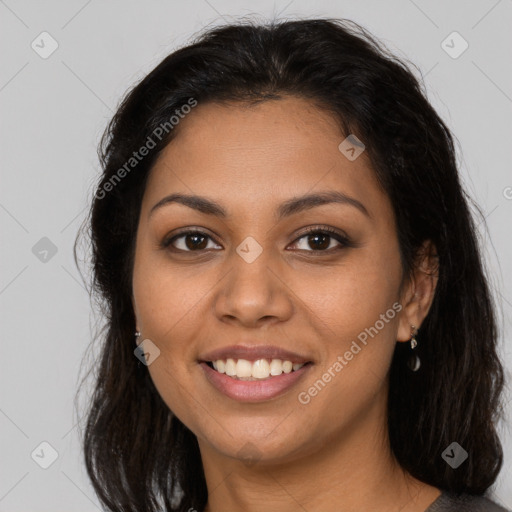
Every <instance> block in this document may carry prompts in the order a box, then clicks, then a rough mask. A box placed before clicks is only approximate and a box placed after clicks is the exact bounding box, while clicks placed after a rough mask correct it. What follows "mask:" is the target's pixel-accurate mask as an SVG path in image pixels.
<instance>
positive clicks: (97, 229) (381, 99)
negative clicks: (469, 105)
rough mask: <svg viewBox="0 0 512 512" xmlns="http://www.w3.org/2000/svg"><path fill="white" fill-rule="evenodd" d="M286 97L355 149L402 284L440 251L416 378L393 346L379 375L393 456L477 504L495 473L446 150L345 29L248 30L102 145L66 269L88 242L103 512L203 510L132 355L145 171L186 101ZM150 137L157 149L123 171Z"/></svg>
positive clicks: (363, 44) (476, 275)
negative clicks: (446, 454)
mask: <svg viewBox="0 0 512 512" xmlns="http://www.w3.org/2000/svg"><path fill="white" fill-rule="evenodd" d="M284 95H294V96H297V97H301V98H306V99H308V100H310V101H311V102H314V103H315V104H316V105H318V106H319V107H320V108H323V109H325V110H327V111H328V112H330V113H331V114H332V115H333V116H334V117H335V118H336V119H337V120H338V122H339V125H340V128H341V129H342V131H343V133H344V134H346V135H348V134H355V135H356V136H357V137H358V138H359V139H360V140H362V141H364V143H365V144H366V151H367V154H368V156H369V157H370V160H371V163H372V166H373V168H374V171H375V173H376V176H377V178H378V180H379V182H380V183H381V185H382V186H383V188H384V190H385V191H386V193H387V194H388V196H389V198H390V201H391V203H392V205H393V208H394V214H395V217H396V224H397V231H398V238H399V243H400V255H401V258H402V264H403V268H404V275H410V272H411V271H412V270H413V268H414V262H415V255H416V254H417V251H418V249H419V248H420V246H421V244H422V242H424V241H425V240H431V241H432V242H433V243H434V244H435V247H436V249H437V254H438V284H437V289H436V291H435V296H434V300H433V304H432V307H431V309H430V311H429V313H428V315H427V317H426V319H425V321H424V322H423V324H422V326H421V330H420V332H419V335H418V337H417V339H418V343H419V345H418V348H417V350H418V353H419V357H420V358H421V368H420V369H419V370H418V371H417V372H412V371H410V370H409V368H408V367H407V365H406V357H407V353H408V347H406V345H407V344H405V343H397V344H396V349H395V353H394V356H393V361H392V365H391V368H390V392H389V410H388V413H389V414H388V417H389V421H388V428H389V437H390V442H391V448H392V451H393V454H394V456H395V457H396V459H397V460H398V462H399V463H400V465H401V466H402V468H404V470H406V471H408V472H409V473H410V474H411V475H413V476H414V477H416V478H417V479H419V480H421V481H423V482H426V483H428V484H430V485H432V486H436V487H438V488H440V489H442V490H451V491H455V492H463V491H464V492H468V493H472V494H482V493H484V492H485V491H486V490H487V489H488V488H489V487H490V486H491V485H492V484H493V483H494V482H495V480H496V477H497V475H498V473H499V471H500V468H501V465H502V458H503V454H502V447H501V444H500V440H499V438H498V436H497V433H496V428H495V425H496V423H497V421H498V419H499V418H501V409H500V406H501V402H500V396H501V391H502V387H503V368H502V366H501V363H500V361H499V359H498V357H497V346H496V345H497V327H496V319H495V309H494V308H495V306H494V304H493V302H492V298H491V294H490V290H489V285H488V282H487V278H486V275H485V271H484V268H483V263H482V257H481V254H480V250H479V247H478V242H477V237H476V227H475V222H474V220H473V218H472V214H471V212H470V209H469V205H470V204H472V201H471V199H470V198H469V197H468V195H467V194H466V192H464V190H463V188H462V186H461V183H460V180H459V176H458V171H457V164H456V156H455V149H454V137H453V136H452V135H451V133H450V131H449V129H448V128H447V126H446V125H445V123H444V122H443V121H442V120H441V118H440V117H439V116H438V115H437V113H436V112H435V111H434V109H433V108H432V106H431V105H430V104H429V102H428V100H427V99H426V93H425V91H424V87H423V85H421V81H420V80H419V79H417V78H415V76H414V74H413V72H412V71H411V68H409V64H407V63H406V62H405V61H404V60H401V59H399V58H397V57H396V56H394V55H393V54H392V53H390V52H389V51H388V50H387V49H386V48H385V47H384V46H383V45H382V44H381V43H380V42H378V41H377V40H375V39H374V38H373V36H372V35H371V34H369V33H368V32H367V31H366V30H365V29H364V28H362V27H360V26H359V25H357V24H355V23H354V22H351V21H348V20H330V19H310V20H298V21H287V22H277V21H272V22H268V23H266V24H265V23H263V24H257V23H252V22H247V21H244V22H241V23H239V24H231V25H227V26H222V27H220V28H219V27H217V28H214V29H210V30H209V31H207V32H205V33H203V34H202V35H201V36H200V37H199V38H197V39H196V40H195V41H194V42H193V43H191V44H189V45H187V46H185V47H183V48H181V49H179V50H177V51H175V52H173V53H171V54H170V55H169V56H167V57H166V58H165V59H164V60H163V61H162V62H161V63H160V64H159V65H158V66H157V67H156V68H155V69H154V70H153V71H151V72H150V73H149V74H148V75H147V76H146V77H145V78H143V79H142V80H141V81H140V83H138V84H137V85H136V86H135V87H133V88H132V89H131V90H130V91H129V92H128V93H127V95H126V96H125V98H124V100H123V101H122V103H121V104H120V106H119V108H118V109H117V112H116V114H115V115H114V117H113V119H112V120H111V122H110V124H109V126H108V127H107V129H106V131H105V133H104V135H103V138H102V141H101V144H100V148H99V156H100V161H101V164H102V169H103V173H102V175H101V176H100V179H99V182H98V183H97V185H96V187H95V191H94V196H93V197H92V199H91V201H92V207H91V210H90V216H89V218H88V219H86V224H84V225H83V226H82V228H81V230H80V231H79V234H78V237H77V242H76V243H75V258H76V245H77V243H78V240H79V239H80V237H81V233H83V234H87V235H88V241H89V243H90V251H91V252H92V279H91V282H90V291H91V294H92V295H91V296H94V297H96V298H97V305H98V306H100V311H101V313H102V314H103V315H104V318H105V323H104V325H103V328H102V329H101V331H100V332H99V333H98V339H99V340H100V342H101V354H100V355H99V357H98V360H97V361H95V363H94V364H95V365H94V367H93V369H94V377H95V386H94V390H93V395H92V397H90V399H89V402H88V408H87V412H86V414H87V416H86V418H87V422H86V425H85V429H84V435H83V441H82V442H83V449H84V456H85V464H86V468H87V472H88V475H89V477H90V479H91V481H92V484H93V486H94V489H95V492H96V493H97V495H98V497H99V499H100V500H101V502H102V504H103V505H104V506H105V507H106V509H107V510H109V511H116V512H117V511H119V512H120V511H123V512H128V511H133V512H135V511H137V512H142V511H145V512H153V511H157V510H165V511H167V512H170V511H180V512H185V511H188V510H189V509H190V508H193V509H195V510H197V511H202V510H203V509H204V507H205V504H206V502H207V497H208V492H207V487H206V482H205V478H204V472H203V467H202V463H201V457H200V453H199V449H198V443H197V439H196V437H195V435H194V434H193V433H192V432H191V431H190V430H189V429H188V428H187V427H186V426H185V425H183V424H182V423H181V422H180V421H179V420H178V419H177V418H176V417H175V416H174V415H173V413H172V411H170V410H169V408H168V407H167V405H166V404H165V403H164V401H163V400H162V398H161V397H160V395H159V393H158V392H157V390H156V388H155V386H154V385H153V382H152V380H151V378H150V376H149V373H148V371H147V367H145V366H144V365H143V364H140V363H139V361H138V359H137V358H136V357H135V356H134V349H135V347H136V345H135V338H134V331H135V319H134V312H133V309H132V303H131V293H132V270H133V256H134V248H135V236H136V230H137V223H138V218H139V214H140V207H141V201H142V196H143V194H144V189H145V184H146V180H147V178H148V175H149V173H150V171H151V168H152V165H153V164H154V162H155V159H156V158H157V157H158V155H159V154H160V152H161V150H162V149H163V148H164V147H165V146H166V145H167V144H168V143H169V141H170V140H172V138H173V137H174V135H175V133H176V131H177V130H179V124H178V125H177V126H175V127H169V119H170V118H171V116H173V115H174V114H175V113H176V110H180V109H182V107H183V105H186V104H189V105H190V104H191V103H190V102H191V99H193V101H197V102H198V104H202V103H206V102H209V101H215V102H220V103H222V102H232V101H239V102H258V101H266V100H268V99H274V100H278V99H279V98H280V97H282V96H284ZM191 115H194V114H193V113H192V114H191ZM166 122H167V123H168V124H167V125H165V123H166ZM162 126H167V130H164V132H162V130H161V127H162ZM159 127H160V131H158V130H159ZM161 132H162V133H163V136H160V137H156V136H155V134H156V133H159V134H161V135H162V133H161ZM148 138H151V139H152V141H153V142H154V143H155V145H154V146H155V147H153V148H152V149H151V150H150V151H149V154H147V155H146V156H145V157H144V158H141V159H140V161H137V162H136V163H134V161H130V158H132V157H133V152H134V151H137V150H139V148H141V147H142V146H144V145H148V140H149V139H148ZM127 162H131V163H130V165H129V166H127ZM123 168H124V170H125V172H122V171H120V169H123ZM477 211H479V210H478V208H477ZM85 232H87V233H85ZM453 441H456V442H457V443H459V444H460V445H461V446H462V447H463V448H464V449H465V450H466V451H467V452H468V453H469V457H468V459H467V460H466V461H465V462H464V463H463V464H462V465H461V466H459V467H458V468H457V469H456V470H455V469H453V468H451V466H450V465H448V464H447V463H446V462H445V460H444V459H443V457H442V456H441V455H442V453H443V451H444V450H445V449H446V448H447V447H448V446H449V445H450V444H451V443H452V442H453Z"/></svg>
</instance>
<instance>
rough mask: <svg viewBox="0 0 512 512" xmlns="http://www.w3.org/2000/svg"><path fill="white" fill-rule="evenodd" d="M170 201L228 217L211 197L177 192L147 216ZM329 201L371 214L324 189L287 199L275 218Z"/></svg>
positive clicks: (341, 195) (156, 205) (344, 197)
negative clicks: (323, 190)
mask: <svg viewBox="0 0 512 512" xmlns="http://www.w3.org/2000/svg"><path fill="white" fill-rule="evenodd" d="M172 203H179V204H183V205H185V206H188V207H189V208H193V209H194V210H197V211H199V212H201V213H204V214H206V215H215V216H216V217H221V218H223V219H225V218H227V217H229V215H228V213H227V212H226V210H225V209H224V208H223V207H222V206H221V205H220V204H218V203H216V202H215V201H213V200H211V199H208V198H206V197H203V196H197V195H187V194H179V193H176V194H171V195H168V196H166V197H164V198H163V199H161V200H160V201H158V203H156V204H155V205H154V206H153V207H152V208H151V210H150V211H149V214H148V217H150V216H151V215H152V214H153V213H154V212H155V211H156V210H158V209H159V208H162V207H163V206H166V205H168V204H172ZM330 203H338V204H345V205H349V206H353V207H355V208H357V209H358V210H359V211H360V212H361V213H363V214H364V215H366V216H367V217H369V218H371V215H370V214H369V212H368V210H367V209H366V207H365V206H364V205H363V203H361V202H360V201H358V200H357V199H355V198H353V197H350V196H348V195H346V194H344V193H342V192H338V191H325V192H318V193H315V194H305V195H303V196H299V197H294V198H292V199H289V200H288V201H285V202H284V203H282V204H281V205H280V206H279V208H278V209H277V218H278V220H281V219H283V218H285V217H289V216H291V215H294V214H296V213H299V212H303V211H305V210H309V209H311V208H315V207H316V206H321V205H324V204H330Z"/></svg>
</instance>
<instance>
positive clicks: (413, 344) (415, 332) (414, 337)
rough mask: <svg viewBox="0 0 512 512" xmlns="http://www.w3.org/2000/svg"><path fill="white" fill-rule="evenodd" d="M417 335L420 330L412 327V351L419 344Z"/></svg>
mask: <svg viewBox="0 0 512 512" xmlns="http://www.w3.org/2000/svg"><path fill="white" fill-rule="evenodd" d="M416 334H418V329H416V327H415V326H414V325H411V349H413V350H414V349H415V348H416V346H417V345H418V342H417V341H416Z"/></svg>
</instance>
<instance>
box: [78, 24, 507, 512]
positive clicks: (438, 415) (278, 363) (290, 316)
mask: <svg viewBox="0 0 512 512" xmlns="http://www.w3.org/2000/svg"><path fill="white" fill-rule="evenodd" d="M100 156H101V160H102V164H103V169H104V172H103V175H102V176H101V180H100V182H99V184H98V186H97V189H96V191H95V197H94V200H93V205H92V209H91V219H90V223H91V239H92V249H93V271H94V283H93V284H94V287H95V290H96V292H98V293H99V295H100V297H101V299H102V300H104V304H105V305H106V311H105V312H106V315H107V318H108V323H107V326H106V328H107V329H106V335H105V337H104V344H103V348H102V351H103V352H102V357H101V362H100V367H99V371H98V374H97V382H96V389H95V393H94V396H93V399H92V401H91V408H90V411H89V413H88V414H89V415H88V423H87V426H86V431H85V438H84V452H85V460H86V465H87V470H88V473H89V476H90V478H91V480H92V483H93V485H94V488H95V490H96V492H97V494H98V496H99V498H100V499H101V501H102V503H103V504H104V505H105V507H106V508H107V509H108V510H112V511H142V510H144V511H156V510H166V511H192V510H196V511H207V512H219V511H229V512H235V511H261V510H268V509H269V508H272V509H274V510H279V511H285V512H286V511H292V510H293V511H295V510H307V511H309V512H314V511H320V510H322V511H324V512H326V511H335V510H336V511H338V510H344V511H356V510H376V511H377V510H378V511H398V510H400V511H402V512H416V511H418V512H419V511H425V510H428V511H429V512H432V511H441V510H460V509H461V507H465V508H464V509H465V510H466V509H467V510H490V511H499V510H505V509H504V508H502V507H499V506H498V505H497V504H495V503H494V502H492V501H491V500H489V499H487V498H485V497H483V495H484V493H485V492H486V491H487V490H488V489H489V487H490V486H491V485H492V484H493V483H494V482H495V481H496V478H497V475H498V473H499V471H500V468H501V465H502V448H501V444H500V441H499V438H498V436H497V433H496V429H495V424H496V421H497V420H498V418H499V411H500V405H501V402H500V396H501V395H500V393H501V390H502V387H503V369H502V366H501V363H500V361H499V359H498V357H497V351H496V340H497V333H496V325H495V317H494V309H493V304H492V300H491V295H490V292H489V288H488V284H487V281H486V278H485V274H484V270H483V266H482V260H481V256H480V253H479V248H478V246H477V242H476V236H475V224H474V223H473V220H472V218H471V216H470V213H469V209H468V202H467V199H466V196H465V193H464V191H463V190H462V188H461V184H460V181H459V178H458V174H457V168H456V161H455V156H454V147H453V140H452V136H451V134H450V132H449V130H448V128H447V127H446V125H445V124H444V123H443V122H442V120H441V119H440V118H439V116H438V115H437V114H436V113H435V111H434V110H433V108H432V107H431V106H430V104H429V103H428V101H427V100H426V98H425V94H424V93H423V91H422V89H421V87H420V85H419V84H418V82H417V80H416V79H415V78H414V76H413V75H412V73H411V72H410V70H409V69H408V68H407V66H406V64H404V63H403V62H401V61H399V60H398V59H397V58H395V57H394V56H393V55H391V54H390V53H388V51H387V50H386V49H384V48H383V47H382V46H381V45H380V44H379V43H378V42H377V41H376V40H375V39H374V38H373V37H372V36H371V35H369V34H368V33H367V32H366V31H365V30H364V29H362V28H361V27H359V26H358V25H356V24H355V23H352V22H349V21H345V20H342V21H339V20H319V19H317V20H304V21H292V22H283V23H277V22H274V23H270V24H268V25H251V24H247V23H246V24H235V25H231V26H225V27H220V28H215V29H212V30H210V31H209V32H207V33H205V34H204V35H202V36H201V37H200V38H199V39H198V40H197V41H195V42H194V43H193V44H190V45H189V46H186V47H184V48H182V49H180V50H178V51H176V52H174V53H172V54H171V55H169V56H168V57H167V58H165V59H164V60H163V62H161V63H160V64H159V65H158V66H157V67H156V68H155V69H154V70H153V71H152V72H151V73H149V75H148V76H146V77H145V78H144V79H143V80H142V81H141V82H140V83H139V84H138V85H137V86H136V87H134V88H133V90H132V91H131V92H130V93H129V94H128V95H127V96H126V98H125V99H124V101H123V102H122V104H121V105H120V107H119V109H118V111H117V113H116V115H115V116H114V118H113V120H112V122H111V123H110V125H109V127H108V129H107V131H106V132H105V135H104V139H103V143H102V148H101V153H100Z"/></svg>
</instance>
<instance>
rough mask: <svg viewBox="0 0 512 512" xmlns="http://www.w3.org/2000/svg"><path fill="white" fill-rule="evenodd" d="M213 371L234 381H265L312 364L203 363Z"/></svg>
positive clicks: (263, 361) (271, 361) (259, 361)
mask: <svg viewBox="0 0 512 512" xmlns="http://www.w3.org/2000/svg"><path fill="white" fill-rule="evenodd" d="M203 362H204V363H205V364H207V365H208V366H209V367H210V368H212V369H213V370H215V371H217V372H219V373H223V374H225V375H227V376H228V377H231V378H232V379H234V380H246V381H251V380H265V379H270V378H273V377H278V376H279V375H282V374H283V373H292V372H295V371H297V370H300V369H301V368H302V367H303V366H306V365H309V364H311V362H307V363H293V362H292V361H287V360H282V359H257V360H255V361H249V360H247V359H232V358H228V359H217V360H216V361H203Z"/></svg>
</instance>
